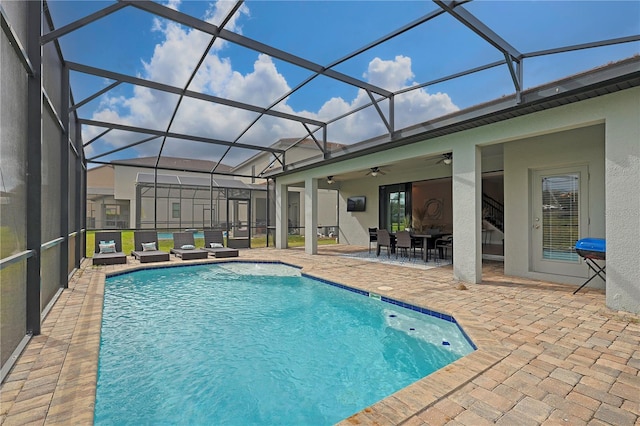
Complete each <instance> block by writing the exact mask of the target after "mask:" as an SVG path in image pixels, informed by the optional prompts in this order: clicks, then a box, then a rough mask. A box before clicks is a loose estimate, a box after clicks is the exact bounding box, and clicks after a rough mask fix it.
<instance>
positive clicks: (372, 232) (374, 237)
mask: <svg viewBox="0 0 640 426" xmlns="http://www.w3.org/2000/svg"><path fill="white" fill-rule="evenodd" d="M377 241H378V228H369V253H371V243H375V242H377Z"/></svg>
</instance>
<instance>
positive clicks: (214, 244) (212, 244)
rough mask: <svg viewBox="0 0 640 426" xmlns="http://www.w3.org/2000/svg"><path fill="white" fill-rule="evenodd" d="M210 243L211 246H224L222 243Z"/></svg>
mask: <svg viewBox="0 0 640 426" xmlns="http://www.w3.org/2000/svg"><path fill="white" fill-rule="evenodd" d="M209 245H210V246H211V248H222V247H224V246H223V245H222V244H220V243H210V244H209Z"/></svg>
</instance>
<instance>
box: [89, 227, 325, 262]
mask: <svg viewBox="0 0 640 426" xmlns="http://www.w3.org/2000/svg"><path fill="white" fill-rule="evenodd" d="M195 241H196V247H203V246H204V239H203V238H196V239H195ZM266 243H267V239H266V237H256V238H252V239H251V247H253V248H260V247H266ZM335 243H336V240H335V238H318V244H319V245H326V244H335ZM94 244H95V231H87V250H86V254H85V255H86V257H93V252H94ZM269 244H270V245H271V246H273V244H274V242H273V240H272V239H269ZM302 246H304V237H303V236H302V235H289V247H302ZM171 248H173V241H172V240H159V241H158V249H160V250H163V251H167V252H168V251H169V250H170V249H171ZM131 250H133V231H122V251H123V252H124V253H126V254H127V255H129V254H130V253H131Z"/></svg>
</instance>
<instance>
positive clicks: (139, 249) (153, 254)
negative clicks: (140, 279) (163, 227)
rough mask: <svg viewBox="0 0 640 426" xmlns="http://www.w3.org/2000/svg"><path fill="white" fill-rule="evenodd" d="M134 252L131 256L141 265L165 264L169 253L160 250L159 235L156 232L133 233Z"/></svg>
mask: <svg viewBox="0 0 640 426" xmlns="http://www.w3.org/2000/svg"><path fill="white" fill-rule="evenodd" d="M133 247H134V248H133V250H132V251H131V256H133V257H135V258H136V259H138V260H139V261H140V263H148V262H165V261H168V260H169V253H167V252H166V251H162V250H158V233H157V232H156V231H135V232H134V233H133Z"/></svg>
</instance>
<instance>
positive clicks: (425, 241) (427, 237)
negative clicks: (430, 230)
mask: <svg viewBox="0 0 640 426" xmlns="http://www.w3.org/2000/svg"><path fill="white" fill-rule="evenodd" d="M444 235H448V234H447V233H444V232H439V233H434V234H411V238H415V239H422V248H423V250H422V260H424V261H425V262H428V261H429V250H427V247H429V241H433V243H434V244H433V246H434V247H435V240H437V239H438V238H441V237H443V236H444Z"/></svg>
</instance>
